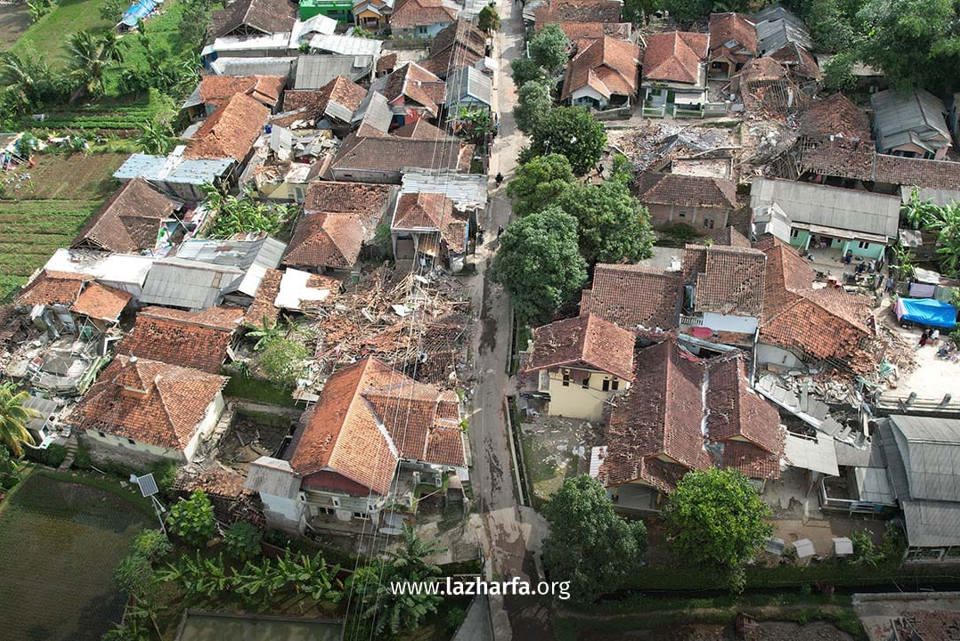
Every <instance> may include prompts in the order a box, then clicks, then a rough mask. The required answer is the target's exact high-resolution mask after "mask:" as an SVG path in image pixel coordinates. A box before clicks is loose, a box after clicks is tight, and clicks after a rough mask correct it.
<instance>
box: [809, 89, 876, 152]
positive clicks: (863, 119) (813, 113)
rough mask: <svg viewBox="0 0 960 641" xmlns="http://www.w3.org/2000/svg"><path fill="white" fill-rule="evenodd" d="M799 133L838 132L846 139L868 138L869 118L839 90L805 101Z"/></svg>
mask: <svg viewBox="0 0 960 641" xmlns="http://www.w3.org/2000/svg"><path fill="white" fill-rule="evenodd" d="M800 135H801V136H805V137H807V138H813V139H818V140H829V139H831V136H841V137H843V138H845V139H848V140H855V141H860V140H864V141H865V140H871V139H872V138H873V136H872V134H871V133H870V118H869V117H867V114H866V112H865V111H863V110H862V109H860V107H858V106H857V105H855V104H854V103H853V101H852V100H850V99H849V98H847V97H846V96H845V95H843V94H842V93H835V94H833V95H832V96H830V97H828V98H825V99H823V100H817V101H815V102H811V103H809V105H808V106H807V109H806V111H804V112H803V114H802V115H801V116H800Z"/></svg>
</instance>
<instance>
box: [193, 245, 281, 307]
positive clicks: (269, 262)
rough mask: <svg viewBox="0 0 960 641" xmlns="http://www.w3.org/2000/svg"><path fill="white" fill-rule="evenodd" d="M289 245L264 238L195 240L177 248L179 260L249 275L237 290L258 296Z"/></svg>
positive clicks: (245, 275) (245, 276)
mask: <svg viewBox="0 0 960 641" xmlns="http://www.w3.org/2000/svg"><path fill="white" fill-rule="evenodd" d="M286 249H287V245H286V243H281V242H280V241H279V240H276V239H274V238H270V237H269V236H264V237H262V238H255V239H250V240H207V239H202V240H201V239H191V240H187V241H185V242H183V243H181V244H180V247H178V248H177V258H183V259H186V260H196V261H200V262H204V263H211V264H214V265H227V266H232V267H237V268H238V269H241V270H243V271H244V272H245V274H244V277H243V280H242V281H241V282H240V285H239V286H238V287H237V289H238V290H239V291H240V292H242V293H244V294H246V295H247V296H254V295H256V293H257V287H259V286H260V281H261V280H262V279H263V276H264V275H265V274H266V272H267V270H268V269H274V268H276V267H277V266H279V265H280V259H281V258H282V257H283V253H284V252H285V251H286Z"/></svg>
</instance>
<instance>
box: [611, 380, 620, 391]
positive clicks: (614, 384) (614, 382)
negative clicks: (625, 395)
mask: <svg viewBox="0 0 960 641" xmlns="http://www.w3.org/2000/svg"><path fill="white" fill-rule="evenodd" d="M610 389H612V390H613V391H614V392H616V391H617V390H618V389H620V379H619V378H615V379H613V380H612V381H610Z"/></svg>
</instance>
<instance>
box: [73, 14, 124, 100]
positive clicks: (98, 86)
mask: <svg viewBox="0 0 960 641" xmlns="http://www.w3.org/2000/svg"><path fill="white" fill-rule="evenodd" d="M67 53H68V54H69V55H70V63H69V65H68V66H69V69H70V73H71V75H72V76H73V77H74V78H75V79H76V80H77V82H78V83H79V85H80V86H79V87H78V88H77V91H76V92H75V93H74V95H73V97H72V99H76V98H77V97H78V96H79V95H80V94H81V93H83V92H86V93H87V94H89V95H102V94H103V93H104V92H105V91H106V85H105V84H104V74H105V72H106V71H107V69H109V68H110V67H112V66H113V65H114V64H116V63H119V62H121V61H122V60H123V56H122V54H121V52H120V47H119V40H118V39H117V36H116V34H115V33H113V32H112V31H111V32H108V33H105V34H103V35H102V36H96V35H94V34H93V33H92V32H90V31H80V32H78V33H75V34H73V35H72V36H70V39H69V40H68V41H67Z"/></svg>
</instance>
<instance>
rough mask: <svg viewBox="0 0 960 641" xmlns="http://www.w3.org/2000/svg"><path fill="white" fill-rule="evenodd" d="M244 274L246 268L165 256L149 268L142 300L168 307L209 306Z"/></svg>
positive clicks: (141, 295)
mask: <svg viewBox="0 0 960 641" xmlns="http://www.w3.org/2000/svg"><path fill="white" fill-rule="evenodd" d="M243 274H244V272H243V270H241V269H238V268H237V267H232V266H229V265H212V264H210V263H203V262H199V261H194V260H184V259H181V258H165V259H163V260H159V261H157V262H155V263H154V264H153V266H152V267H151V268H150V273H148V274H147V280H146V282H145V283H144V284H143V292H142V293H141V294H140V301H141V302H143V303H148V304H151V305H166V306H167V307H183V308H185V309H207V308H208V307H213V306H214V305H218V304H219V303H220V302H221V300H222V299H223V295H224V294H226V293H229V292H232V291H236V289H237V286H238V285H239V284H240V281H241V280H242V278H243Z"/></svg>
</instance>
